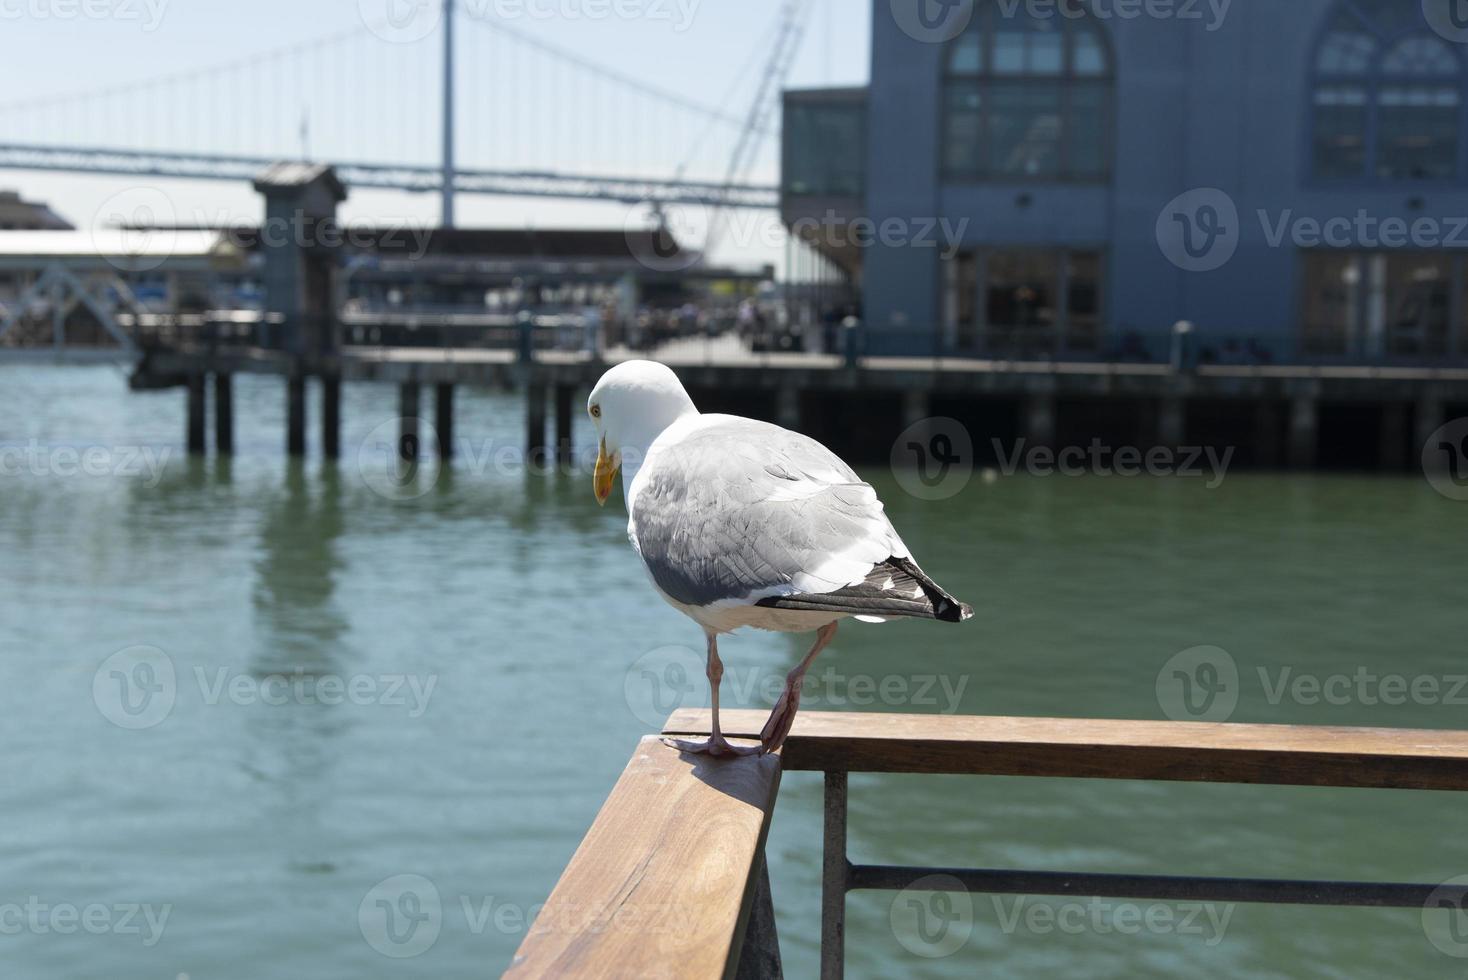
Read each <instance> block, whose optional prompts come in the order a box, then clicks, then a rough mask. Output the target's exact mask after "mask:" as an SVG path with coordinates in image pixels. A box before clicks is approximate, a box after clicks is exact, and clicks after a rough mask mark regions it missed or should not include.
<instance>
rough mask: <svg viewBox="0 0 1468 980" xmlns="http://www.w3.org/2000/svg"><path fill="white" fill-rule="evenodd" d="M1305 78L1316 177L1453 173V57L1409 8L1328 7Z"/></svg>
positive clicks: (1456, 169)
mask: <svg viewBox="0 0 1468 980" xmlns="http://www.w3.org/2000/svg"><path fill="white" fill-rule="evenodd" d="M1315 72H1316V79H1315V90H1314V99H1313V102H1314V105H1313V113H1314V122H1313V124H1312V125H1313V132H1314V158H1315V165H1314V166H1315V173H1316V175H1317V176H1320V177H1376V178H1380V179H1384V180H1402V181H1412V180H1446V179H1451V178H1453V177H1456V176H1458V175H1459V174H1460V173H1461V171H1462V145H1461V144H1462V133H1461V131H1460V130H1461V119H1462V111H1461V106H1462V96H1461V95H1460V91H1461V88H1462V85H1463V75H1464V61H1463V53H1462V52H1461V51H1459V50H1457V49H1456V48H1454V47H1453V46H1452V45H1449V44H1447V43H1446V42H1444V41H1443V40H1442V39H1441V38H1439V37H1437V36H1435V35H1433V34H1431V33H1430V32H1429V31H1428V29H1427V25H1426V24H1425V23H1424V21H1423V18H1422V12H1421V9H1420V7H1418V5H1416V4H1404V3H1401V2H1397V0H1337V5H1336V9H1335V12H1334V14H1333V15H1332V20H1331V22H1330V26H1329V27H1328V29H1327V31H1326V33H1325V35H1324V37H1323V38H1322V40H1321V42H1320V47H1319V50H1317V52H1316V55H1315Z"/></svg>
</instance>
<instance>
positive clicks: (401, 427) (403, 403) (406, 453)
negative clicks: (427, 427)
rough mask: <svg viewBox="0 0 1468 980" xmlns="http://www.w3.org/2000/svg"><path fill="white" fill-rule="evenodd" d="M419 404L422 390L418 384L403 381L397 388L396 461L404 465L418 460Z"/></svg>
mask: <svg viewBox="0 0 1468 980" xmlns="http://www.w3.org/2000/svg"><path fill="white" fill-rule="evenodd" d="M421 403H422V389H421V388H420V386H419V384H418V382H416V381H404V382H403V383H402V384H401V385H399V386H398V459H399V460H401V461H402V462H404V463H414V462H417V460H418V453H419V448H420V447H419V439H420V434H419V431H418V430H419V425H418V413H419V412H420V411H421V410H422V408H421Z"/></svg>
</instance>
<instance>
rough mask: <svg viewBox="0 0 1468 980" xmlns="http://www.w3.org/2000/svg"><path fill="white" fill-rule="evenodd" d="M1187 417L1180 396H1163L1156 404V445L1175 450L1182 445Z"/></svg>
mask: <svg viewBox="0 0 1468 980" xmlns="http://www.w3.org/2000/svg"><path fill="white" fill-rule="evenodd" d="M1186 429H1187V415H1186V408H1185V406H1184V403H1183V399H1182V397H1181V396H1180V395H1164V396H1163V397H1162V398H1160V399H1158V402H1157V444H1158V445H1159V446H1166V447H1168V448H1169V449H1176V448H1178V447H1179V446H1181V445H1182V444H1183V439H1184V433H1185V432H1186Z"/></svg>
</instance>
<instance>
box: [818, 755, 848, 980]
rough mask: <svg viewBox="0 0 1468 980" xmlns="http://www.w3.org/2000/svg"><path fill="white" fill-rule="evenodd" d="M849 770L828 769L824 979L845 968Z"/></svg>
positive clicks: (831, 979) (823, 893) (823, 876)
mask: <svg viewBox="0 0 1468 980" xmlns="http://www.w3.org/2000/svg"><path fill="white" fill-rule="evenodd" d="M850 874H851V862H849V861H848V860H847V859H846V773H844V772H828V773H826V815H825V853H824V858H823V861H822V873H821V980H840V978H841V977H842V976H843V975H844V974H845V972H846V886H847V882H848V881H849V880H850Z"/></svg>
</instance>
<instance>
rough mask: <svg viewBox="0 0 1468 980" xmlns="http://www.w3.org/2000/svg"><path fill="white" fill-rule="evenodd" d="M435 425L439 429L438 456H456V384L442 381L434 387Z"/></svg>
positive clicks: (441, 457)
mask: <svg viewBox="0 0 1468 980" xmlns="http://www.w3.org/2000/svg"><path fill="white" fill-rule="evenodd" d="M433 425H434V428H436V429H438V458H439V459H440V460H442V461H443V462H445V463H447V462H448V461H449V460H451V459H453V458H454V386H453V385H451V384H448V383H441V384H439V385H437V386H436V387H435V388H434V405H433Z"/></svg>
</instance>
